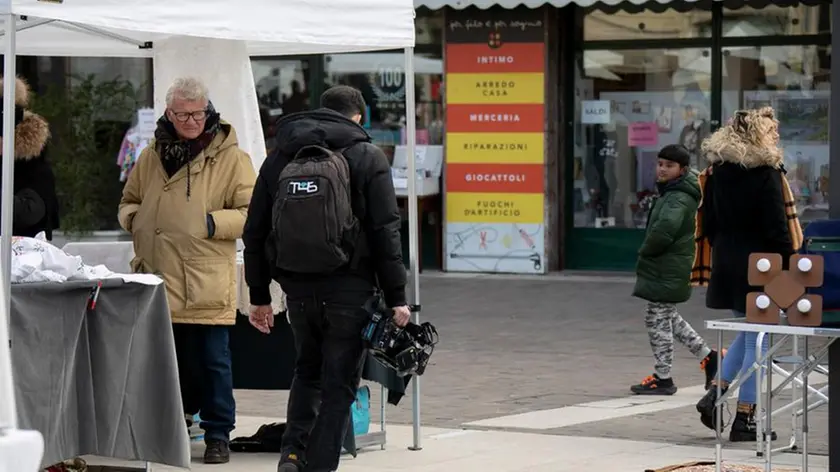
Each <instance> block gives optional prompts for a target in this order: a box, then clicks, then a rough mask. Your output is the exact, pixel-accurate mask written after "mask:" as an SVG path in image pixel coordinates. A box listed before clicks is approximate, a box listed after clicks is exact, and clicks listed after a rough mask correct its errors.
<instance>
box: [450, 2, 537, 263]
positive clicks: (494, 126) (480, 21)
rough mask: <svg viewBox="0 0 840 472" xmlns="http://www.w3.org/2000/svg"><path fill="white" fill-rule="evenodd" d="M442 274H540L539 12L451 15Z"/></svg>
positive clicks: (463, 12)
mask: <svg viewBox="0 0 840 472" xmlns="http://www.w3.org/2000/svg"><path fill="white" fill-rule="evenodd" d="M446 28H447V31H446V40H447V42H446V87H447V88H446V104H447V113H446V115H447V116H446V121H447V125H446V211H445V215H446V226H445V228H446V229H445V233H446V235H445V247H444V251H445V257H444V260H445V270H448V271H458V272H486V273H496V272H504V273H527V274H534V273H544V272H546V270H547V264H546V262H545V224H544V221H545V166H544V162H545V157H544V156H545V152H544V135H543V131H544V127H545V116H544V103H545V96H544V90H545V87H544V67H545V65H544V63H545V47H544V42H543V41H544V40H543V35H544V25H543V18H542V13H541V12H540V11H539V10H530V9H526V8H518V9H515V10H502V9H499V10H496V9H487V10H479V9H476V8H469V9H465V10H456V11H453V12H451V13H450V14H448V16H447V24H446Z"/></svg>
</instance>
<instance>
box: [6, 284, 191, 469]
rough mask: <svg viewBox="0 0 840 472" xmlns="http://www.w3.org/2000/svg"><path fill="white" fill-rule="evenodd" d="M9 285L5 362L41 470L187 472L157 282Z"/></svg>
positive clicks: (168, 329)
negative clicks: (121, 462)
mask: <svg viewBox="0 0 840 472" xmlns="http://www.w3.org/2000/svg"><path fill="white" fill-rule="evenodd" d="M94 285H95V282H90V281H84V282H68V283H63V284H59V283H35V284H19V285H12V310H11V333H10V334H11V338H12V364H13V366H12V367H13V372H14V376H15V377H14V381H15V392H16V397H17V401H18V405H17V408H18V414H19V418H20V424H21V427H22V428H25V429H34V430H37V431H40V432H41V433H42V434H43V435H44V440H45V443H46V451H45V454H44V462H43V463H44V465H45V466H47V465H50V464H54V463H57V462H60V461H62V460H65V459H69V458H73V457H76V456H80V455H87V454H91V455H97V456H103V457H113V458H118V459H125V460H138V461H149V462H154V463H161V464H167V465H172V466H175V467H184V468H187V467H189V465H190V450H189V439H188V434H187V429H186V424H185V422H184V412H183V407H182V405H181V391H180V387H179V384H178V367H177V363H176V358H175V343H174V338H173V335H172V325H171V323H170V318H169V310H168V306H167V302H166V295H165V291H164V286H163V284H161V285H157V286H150V285H142V284H137V283H124V282H123V281H121V280H106V281H103V286H102V290H101V293H100V295H99V299H98V302H97V305H96V310H95V311H94V312H87V310H86V305H87V299H88V296H89V295H90V289H91V287H93V286H94Z"/></svg>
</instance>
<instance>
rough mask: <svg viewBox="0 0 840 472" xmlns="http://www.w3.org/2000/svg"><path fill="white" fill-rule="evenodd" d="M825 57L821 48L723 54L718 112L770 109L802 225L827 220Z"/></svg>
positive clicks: (827, 95)
mask: <svg viewBox="0 0 840 472" xmlns="http://www.w3.org/2000/svg"><path fill="white" fill-rule="evenodd" d="M830 69H831V55H830V54H829V53H828V49H827V47H821V46H756V47H740V48H725V49H724V51H723V97H722V98H723V103H722V105H723V114H724V118H727V117H730V116H732V114H733V113H734V111H735V110H736V109H739V108H757V107H761V106H766V105H769V106H772V107H773V108H774V109H775V110H776V117H777V119H778V120H779V134H780V137H781V145H782V147H783V149H784V153H785V166H786V167H787V170H788V179H789V180H790V183H791V187H792V189H793V192H794V195H795V196H796V201H797V210H798V211H799V216H800V218H801V219H802V220H803V221H808V220H814V219H822V218H828V182H829V180H828V179H829V124H828V120H829V104H830V102H831V92H830V89H831V78H830Z"/></svg>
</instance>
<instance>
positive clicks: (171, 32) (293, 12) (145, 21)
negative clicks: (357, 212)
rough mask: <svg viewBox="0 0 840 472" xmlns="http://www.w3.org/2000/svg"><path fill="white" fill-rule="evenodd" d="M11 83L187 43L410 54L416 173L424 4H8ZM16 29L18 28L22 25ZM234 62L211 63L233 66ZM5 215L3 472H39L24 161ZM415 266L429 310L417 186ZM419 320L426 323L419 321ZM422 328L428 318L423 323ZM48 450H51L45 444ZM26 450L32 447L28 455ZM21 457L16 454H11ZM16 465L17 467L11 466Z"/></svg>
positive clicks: (0, 312)
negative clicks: (22, 408) (21, 197)
mask: <svg viewBox="0 0 840 472" xmlns="http://www.w3.org/2000/svg"><path fill="white" fill-rule="evenodd" d="M0 19H2V28H3V31H2V36H3V40H4V46H5V47H4V49H3V54H4V63H5V64H4V65H5V67H4V71H3V72H4V76H7V77H8V76H13V75H16V71H15V56H16V55H17V54H20V55H49V56H110V57H153V54H154V47H155V42H156V41H165V40H168V39H172V38H177V37H184V36H188V37H197V38H215V39H223V40H230V41H243V42H245V44H246V48H247V51H248V53H249V54H251V55H272V56H276V55H291V54H314V53H339V52H355V51H372V50H385V49H404V50H405V86H406V108H407V113H406V120H407V125H406V128H407V129H406V134H407V145H408V154H409V156H410V158H409V161H408V162H409V174H410V175H413V174H416V172H415V165H416V163H415V159H414V156H415V153H414V145H415V136H416V126H415V125H416V124H415V113H414V112H413V110H414V108H415V96H414V90H415V89H414V66H413V60H414V57H413V56H414V4H413V1H412V0H283V1H278V0H239V1H238V2H235V3H231V2H229V1H226V0H180V1H172V0H72V1H68V2H67V3H64V1H63V0H0ZM11 25H14V27H12V26H11ZM224 59H225V58H224V57H214V58H209V59H208V60H212V61H224ZM14 88H15V81H14V80H5V81H4V82H3V111H4V121H3V136H5V137H6V138H5V139H3V148H2V149H3V155H4V156H9V155H12V154H14V120H13V117H14V100H10V99H9V98H10V97H14V96H15V90H14ZM2 161H3V165H2V207H0V211H2V214H0V215H1V217H0V269H1V270H0V277H2V286H1V287H2V290H0V301H2V303H0V346H4V348H0V470H21V471H25V470H27V469H28V470H31V471H34V470H36V469H37V467H38V464H39V463H40V457H39V458H36V459H33V460H32V461H31V464H30V463H28V462H27V457H28V456H27V454H24V453H22V450H26V449H25V448H26V445H27V444H30V446H31V447H33V449H32V452H33V453H37V450H38V449H39V447H38V446H37V445H33V442H32V441H28V440H29V439H31V438H32V435H31V433H30V434H29V435H27V432H17V431H16V428H17V413H16V406H15V401H14V400H15V398H14V388H13V385H14V384H13V379H12V369H11V358H10V350H9V349H7V348H5V346H8V345H9V340H8V339H9V332H8V327H9V321H8V317H9V315H10V303H11V299H10V268H11V236H12V204H13V201H14V195H13V179H14V160H13V159H3V160H2ZM408 194H409V199H408V205H409V232H410V235H409V248H410V250H409V252H410V255H409V264H410V266H411V280H412V290H411V292H412V293H413V303H417V304H419V303H420V299H419V278H418V240H417V231H418V228H417V198H416V181H415V179H409V182H408ZM418 318H419V317H418ZM415 321H418V320H415ZM413 384H414V385H413V413H414V442H413V447H412V449H419V448H420V403H419V401H420V395H419V394H420V387H419V386H420V384H419V379H418V378H415V379H414V382H413ZM41 447H42V446H41ZM21 448H24V449H21ZM11 450H15V451H16V453H15V454H10V453H9V451H11ZM5 467H8V468H5Z"/></svg>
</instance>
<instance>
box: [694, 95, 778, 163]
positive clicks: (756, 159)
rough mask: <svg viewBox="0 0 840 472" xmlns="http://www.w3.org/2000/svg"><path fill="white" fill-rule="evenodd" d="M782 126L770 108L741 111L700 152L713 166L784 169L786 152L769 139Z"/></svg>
mask: <svg viewBox="0 0 840 472" xmlns="http://www.w3.org/2000/svg"><path fill="white" fill-rule="evenodd" d="M774 126H775V127H778V122H777V121H776V119H775V117H774V113H773V109H772V108H770V107H765V108H760V109H757V110H739V111H738V112H736V113H735V117H733V118H732V119H731V120H730V121H729V122H728V123H727V124H726V125H725V126H723V127H721V128H720V129H718V130H717V131H715V132H714V133H712V135H711V136H709V137H708V138H706V139H705V140H703V143H702V144H701V145H700V152H701V154H702V155H703V156H705V157H706V160H707V161H708V163H709V165H715V164H721V163H724V162H728V163H731V164H738V165H740V166H741V167H744V168H746V169H754V168H756V167H765V166H766V167H772V168H773V169H780V168H782V163H783V162H784V153H783V152H782V150H781V149H780V148H779V146H778V144H777V143H775V142H773V141H772V140H769V139H767V138H768V137H769V133H772V132H774V129H773V128H774Z"/></svg>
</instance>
